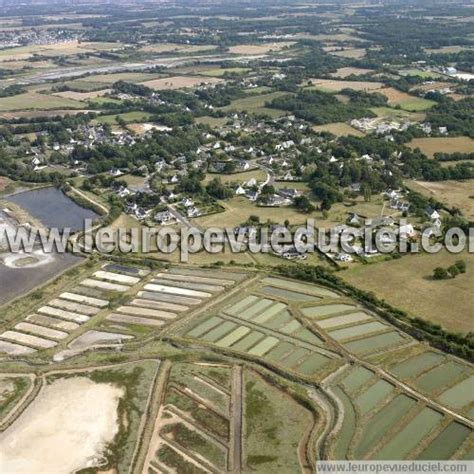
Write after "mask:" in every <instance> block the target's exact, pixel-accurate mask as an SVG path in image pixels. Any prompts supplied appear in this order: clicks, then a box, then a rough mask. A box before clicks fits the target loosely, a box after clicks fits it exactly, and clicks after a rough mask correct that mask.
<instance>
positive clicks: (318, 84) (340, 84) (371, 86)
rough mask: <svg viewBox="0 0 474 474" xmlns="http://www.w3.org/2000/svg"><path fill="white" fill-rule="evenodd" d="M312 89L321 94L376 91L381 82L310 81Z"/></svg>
mask: <svg viewBox="0 0 474 474" xmlns="http://www.w3.org/2000/svg"><path fill="white" fill-rule="evenodd" d="M310 81H311V84H312V87H313V88H314V89H319V90H322V91H323V92H340V91H342V90H343V89H353V90H356V91H366V92H367V91H372V90H374V91H377V90H378V89H381V88H382V87H383V84H382V83H381V82H372V81H371V82H368V81H341V80H336V79H334V80H333V79H310Z"/></svg>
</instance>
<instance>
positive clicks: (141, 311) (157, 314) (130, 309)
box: [117, 306, 176, 319]
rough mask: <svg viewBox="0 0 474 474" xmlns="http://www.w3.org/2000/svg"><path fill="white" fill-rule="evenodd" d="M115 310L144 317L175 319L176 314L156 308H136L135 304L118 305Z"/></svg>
mask: <svg viewBox="0 0 474 474" xmlns="http://www.w3.org/2000/svg"><path fill="white" fill-rule="evenodd" d="M117 311H118V312H119V313H123V314H130V315H132V316H143V317H145V318H159V319H175V318H176V314H175V313H170V312H168V311H159V310H157V309H148V308H137V307H136V306H120V307H119V308H118V309H117Z"/></svg>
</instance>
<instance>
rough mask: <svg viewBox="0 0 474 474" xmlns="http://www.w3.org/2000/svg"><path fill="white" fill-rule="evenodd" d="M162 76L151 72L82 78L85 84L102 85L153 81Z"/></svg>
mask: <svg viewBox="0 0 474 474" xmlns="http://www.w3.org/2000/svg"><path fill="white" fill-rule="evenodd" d="M162 76H163V75H162V74H156V73H151V72H115V73H112V74H91V75H90V76H86V77H84V78H81V79H80V80H81V81H83V82H91V83H102V84H113V83H114V82H117V81H126V82H134V83H137V82H145V81H151V80H153V79H157V78H160V77H162Z"/></svg>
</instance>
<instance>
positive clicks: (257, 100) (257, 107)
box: [222, 92, 286, 118]
mask: <svg viewBox="0 0 474 474" xmlns="http://www.w3.org/2000/svg"><path fill="white" fill-rule="evenodd" d="M283 95H285V92H272V93H270V94H261V95H253V96H251V97H246V98H244V99H237V100H234V101H232V103H231V104H230V105H227V106H226V107H222V110H223V111H224V112H228V111H231V110H236V111H237V112H247V113H255V114H266V115H269V116H270V117H272V118H276V117H281V116H282V115H285V113H286V112H284V111H282V110H277V109H270V108H267V107H265V104H266V103H267V102H271V101H272V100H273V99H276V98H277V97H281V96H283Z"/></svg>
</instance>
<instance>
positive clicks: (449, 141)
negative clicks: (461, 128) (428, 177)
mask: <svg viewBox="0 0 474 474" xmlns="http://www.w3.org/2000/svg"><path fill="white" fill-rule="evenodd" d="M407 146H409V147H410V148H412V149H415V148H419V149H420V150H421V152H422V153H424V154H425V155H426V156H427V157H428V158H433V157H434V154H435V153H473V152H474V140H473V139H472V138H470V137H428V138H414V139H413V140H412V141H411V142H409V143H407Z"/></svg>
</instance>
